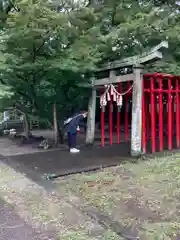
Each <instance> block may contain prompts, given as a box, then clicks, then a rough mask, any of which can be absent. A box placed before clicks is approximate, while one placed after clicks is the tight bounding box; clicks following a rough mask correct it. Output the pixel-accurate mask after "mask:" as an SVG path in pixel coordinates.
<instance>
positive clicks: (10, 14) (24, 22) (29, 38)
mask: <svg viewBox="0 0 180 240" xmlns="http://www.w3.org/2000/svg"><path fill="white" fill-rule="evenodd" d="M0 13H1V16H2V17H1V18H0V21H1V29H2V30H1V39H0V43H1V44H0V52H1V54H0V79H1V83H2V84H3V85H5V86H8V87H10V89H11V90H10V92H13V93H14V94H13V96H11V97H10V98H9V100H12V101H11V104H17V103H18V104H20V105H23V106H24V109H26V111H27V113H28V114H31V115H36V116H39V117H40V118H43V119H49V120H52V115H51V112H52V106H53V103H56V104H57V113H58V118H63V117H64V115H65V114H66V113H67V112H69V111H70V110H71V109H73V108H76V107H78V106H80V107H83V104H84V105H87V99H88V92H87V90H84V89H80V88H79V87H77V84H78V83H80V82H83V81H88V80H89V79H87V78H86V77H85V76H87V75H86V73H92V72H93V71H94V70H95V69H96V67H97V66H99V64H101V63H105V62H108V61H112V60H116V59H123V58H124V57H127V56H132V55H135V54H139V53H142V52H143V51H146V50H148V49H149V48H151V47H152V46H154V45H155V44H158V43H160V42H161V41H162V40H168V41H169V46H170V49H169V51H168V52H167V53H166V54H165V59H164V60H163V61H161V62H158V63H155V64H154V66H149V67H151V69H152V70H155V71H165V72H169V73H170V72H172V73H175V74H176V73H179V72H180V67H179V66H180V64H179V62H180V24H179V23H180V15H179V5H178V2H176V1H173V0H172V1H152V0H149V1H147V0H146V1H143V0H142V1H132V0H126V1H123V0H120V1H119V0H111V1H110V0H104V1H103V0H101V1H100V0H99V1H98V0H91V1H83V0H82V1H72V0H71V1H63V0H61V1H55V0H52V1H51V2H50V1H45V0H15V1H8V0H7V1H5V0H4V1H1V4H0ZM147 67H148V66H147ZM9 100H8V101H6V102H7V103H8V104H10V101H9Z"/></svg>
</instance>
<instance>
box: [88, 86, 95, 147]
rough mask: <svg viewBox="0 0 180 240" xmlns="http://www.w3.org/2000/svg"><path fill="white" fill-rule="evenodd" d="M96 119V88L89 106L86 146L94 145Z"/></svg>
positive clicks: (93, 89)
mask: <svg viewBox="0 0 180 240" xmlns="http://www.w3.org/2000/svg"><path fill="white" fill-rule="evenodd" d="M95 117H96V88H94V87H93V88H92V95H91V98H90V100H89V105H88V119H87V132H86V144H93V143H94V137H95Z"/></svg>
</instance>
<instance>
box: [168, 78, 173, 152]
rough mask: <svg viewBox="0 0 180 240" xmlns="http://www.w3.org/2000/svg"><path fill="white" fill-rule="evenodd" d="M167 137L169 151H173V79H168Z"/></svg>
mask: <svg viewBox="0 0 180 240" xmlns="http://www.w3.org/2000/svg"><path fill="white" fill-rule="evenodd" d="M167 105H168V112H167V119H168V124H167V135H168V149H169V150H171V149H172V95H171V78H168V97H167Z"/></svg>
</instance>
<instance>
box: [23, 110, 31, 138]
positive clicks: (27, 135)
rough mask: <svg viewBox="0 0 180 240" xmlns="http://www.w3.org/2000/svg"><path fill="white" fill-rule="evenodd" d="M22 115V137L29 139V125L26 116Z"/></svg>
mask: <svg viewBox="0 0 180 240" xmlns="http://www.w3.org/2000/svg"><path fill="white" fill-rule="evenodd" d="M23 115H24V136H25V138H26V139H29V137H30V123H29V119H28V116H27V114H25V113H23Z"/></svg>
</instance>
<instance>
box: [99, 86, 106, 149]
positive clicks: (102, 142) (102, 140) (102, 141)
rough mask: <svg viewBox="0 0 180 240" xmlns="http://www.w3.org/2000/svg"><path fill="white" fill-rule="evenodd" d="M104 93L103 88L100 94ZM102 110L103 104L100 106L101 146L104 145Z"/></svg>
mask: <svg viewBox="0 0 180 240" xmlns="http://www.w3.org/2000/svg"><path fill="white" fill-rule="evenodd" d="M103 93H104V89H102V91H101V92H100V94H103ZM104 112H105V106H102V107H101V146H102V147H104Z"/></svg>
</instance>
